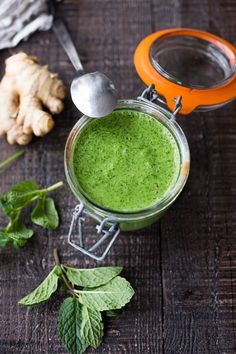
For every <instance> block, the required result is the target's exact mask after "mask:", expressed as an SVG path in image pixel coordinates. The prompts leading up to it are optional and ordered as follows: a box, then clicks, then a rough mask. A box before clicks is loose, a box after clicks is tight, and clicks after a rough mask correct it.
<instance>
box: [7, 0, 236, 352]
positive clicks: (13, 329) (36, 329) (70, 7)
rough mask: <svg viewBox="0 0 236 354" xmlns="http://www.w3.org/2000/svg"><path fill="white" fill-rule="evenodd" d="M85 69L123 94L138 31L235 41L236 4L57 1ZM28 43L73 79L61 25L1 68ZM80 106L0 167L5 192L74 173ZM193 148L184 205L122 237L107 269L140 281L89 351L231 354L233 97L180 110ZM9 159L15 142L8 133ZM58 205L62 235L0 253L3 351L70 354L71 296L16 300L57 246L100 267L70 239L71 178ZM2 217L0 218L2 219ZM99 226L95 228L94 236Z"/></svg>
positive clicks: (235, 178) (130, 86) (235, 253)
mask: <svg viewBox="0 0 236 354" xmlns="http://www.w3.org/2000/svg"><path fill="white" fill-rule="evenodd" d="M59 12H60V13H61V14H62V15H63V16H64V18H65V19H66V22H67V25H68V28H69V30H70V33H71V35H72V37H73V40H74V41H75V43H76V46H77V48H78V49H79V51H80V52H81V53H82V54H83V56H85V57H86V58H87V60H86V62H85V65H86V68H87V70H88V71H89V70H95V69H97V70H100V71H103V72H105V73H106V74H107V75H108V76H109V77H111V78H112V80H114V82H115V84H116V86H117V87H118V88H119V92H120V97H124V98H134V97H136V96H137V95H138V94H139V93H140V92H141V91H142V89H143V84H142V83H141V81H140V79H139V78H138V76H137V74H136V72H135V69H134V66H133V52H134V49H135V47H136V45H137V44H138V42H139V41H140V39H141V38H143V37H144V36H146V35H147V34H149V33H151V32H153V31H156V30H159V29H162V28H168V27H177V26H180V27H193V28H201V29H205V30H209V31H211V32H213V33H216V34H218V35H220V36H222V37H224V38H225V39H226V40H229V41H230V42H231V43H233V44H236V39H235V30H236V28H235V14H236V3H235V2H234V1H232V0H226V1H223V0H220V1H213V0H201V1H197V0H193V1H189V0H159V1H154V0H146V1H143V0H128V1H125V0H116V1H109V0H80V1H76V0H67V1H65V2H64V3H62V4H61V5H60V7H59ZM20 50H24V51H26V52H28V53H30V54H33V55H37V56H38V57H39V58H40V60H41V62H43V63H49V67H50V69H51V70H55V71H57V72H58V73H59V74H60V76H61V77H62V78H63V79H64V80H65V82H66V84H67V85H68V87H69V84H70V82H71V80H72V78H73V76H74V71H73V67H72V65H71V64H70V62H69V60H68V59H67V57H66V55H65V54H64V52H63V50H62V49H61V48H60V46H59V44H58V43H57V41H56V39H55V37H54V35H53V33H51V32H45V33H37V34H35V35H33V36H32V37H31V38H30V39H29V41H28V42H26V43H21V44H20V45H19V46H18V47H17V48H15V49H11V50H4V51H1V56H0V63H1V66H0V71H1V73H3V70H4V60H5V58H6V57H7V56H9V55H10V54H11V53H15V52H18V51H20ZM79 116H80V115H79V113H78V112H77V111H76V109H75V108H74V107H73V105H72V102H71V99H70V98H69V95H68V98H67V99H66V108H65V111H64V112H63V113H62V114H61V115H60V116H58V117H56V121H57V124H56V127H55V129H54V130H53V132H52V133H51V134H50V135H48V136H46V137H45V138H43V139H34V141H33V142H32V144H30V146H29V147H27V149H26V150H27V152H26V154H25V156H24V157H23V158H21V159H19V160H18V161H16V162H15V163H14V165H11V166H9V167H7V168H6V169H5V170H4V171H2V172H0V191H1V192H3V191H6V190H7V189H8V188H9V187H10V186H11V185H12V184H14V183H16V182H17V181H19V180H22V179H28V178H32V179H34V180H36V181H37V182H39V183H40V184H41V185H42V186H46V185H50V184H53V183H54V182H56V181H58V180H61V179H62V180H65V177H64V167H63V150H64V144H65V141H66V138H67V136H68V134H69V131H70V129H71V128H72V126H73V124H74V123H75V122H76V121H77V120H78V118H79ZM179 122H180V125H181V126H182V128H183V129H184V131H185V133H186V135H187V138H188V141H189V144H190V148H191V158H192V161H191V173H190V177H189V180H188V183H187V186H186V188H185V189H184V191H183V193H182V195H181V196H180V197H179V199H178V200H177V201H176V203H175V205H174V206H173V207H172V208H171V209H170V210H169V212H168V213H167V214H166V215H165V216H164V217H163V218H162V220H161V221H160V222H159V223H157V224H155V225H152V226H151V227H150V228H148V229H145V230H140V231H138V232H130V233H127V234H123V235H122V236H121V237H120V238H119V240H118V241H117V243H116V244H115V246H114V247H113V249H112V251H111V253H110V254H109V256H108V257H107V259H106V260H105V261H104V262H103V263H102V264H104V265H123V266H124V275H125V276H126V277H127V278H128V279H129V280H130V281H131V283H132V284H133V286H134V288H135V289H136V295H135V298H134V300H133V301H132V302H131V303H130V305H129V306H128V307H127V309H126V311H124V313H123V314H122V315H121V316H120V317H119V318H117V319H115V320H109V321H108V322H107V327H106V328H107V329H106V336H105V340H104V344H103V345H102V346H101V347H100V348H99V349H97V350H96V351H95V350H90V351H88V352H89V353H95V352H96V353H104V354H105V353H106V354H108V353H109V354H121V353H122V354H123V353H126V354H146V353H150V354H164V353H165V354H190V353H193V354H208V353H209V354H216V353H219V354H224V353H225V354H229V353H232V354H233V353H236V344H235V335H236V334H235V327H236V317H235V309H236V242H235V237H236V198H235V197H236V162H235V161H236V159H235V151H236V103H235V102H233V103H231V104H229V105H228V106H227V107H225V108H222V109H220V110H217V111H213V112H209V113H193V114H191V115H190V116H188V117H181V118H179ZM0 147H1V149H0V160H3V159H4V158H5V157H7V156H8V155H10V154H11V153H13V152H14V151H16V150H17V147H15V146H14V147H12V146H9V145H8V144H7V143H6V142H5V140H4V139H1V140H0ZM54 196H55V199H56V202H57V204H58V205H59V208H60V213H61V218H62V222H61V226H60V228H59V230H58V231H57V232H45V231H43V232H42V230H41V229H40V228H38V229H37V236H35V237H34V238H33V239H32V240H31V241H30V242H29V244H28V245H27V246H26V247H25V248H23V249H21V250H12V249H10V248H8V249H4V250H1V251H0V284H1V286H0V353H1V354H13V353H14V354H15V353H17V354H31V353H32V354H33V353H37V354H39V353H44V354H65V353H66V350H65V349H64V348H63V346H62V345H61V343H60V342H59V340H58V337H57V333H56V322H57V312H58V308H59V305H60V302H61V301H62V298H63V297H62V296H60V295H56V296H55V297H54V299H53V300H52V301H50V302H49V303H47V304H44V305H41V306H38V307H34V308H30V309H27V308H23V307H19V306H18V305H17V301H18V300H19V299H20V298H21V297H22V296H23V295H25V294H26V293H28V292H29V291H31V290H32V289H33V288H34V287H35V286H37V284H38V283H39V282H40V281H41V280H42V279H43V278H44V277H45V275H46V274H47V273H48V272H49V270H50V269H51V267H52V266H53V257H52V250H53V248H54V247H58V248H59V249H60V251H61V255H62V258H63V261H64V262H66V263H68V264H71V265H74V266H81V267H87V266H91V267H92V266H94V265H96V262H93V261H91V260H88V259H87V258H84V257H83V256H82V255H81V254H79V253H77V252H76V251H74V250H73V249H72V248H70V247H69V246H68V245H67V241H66V235H67V232H68V225H69V222H70V218H71V210H72V208H73V207H74V205H75V204H76V200H75V198H74V197H73V196H72V193H71V192H70V191H69V188H68V187H67V186H65V187H63V188H62V189H60V190H58V192H57V193H54ZM4 222H5V221H4V218H3V216H2V215H1V216H0V225H1V226H4ZM93 233H94V231H93V229H92V225H91V226H90V227H89V228H88V236H89V237H90V236H91V237H92V235H93Z"/></svg>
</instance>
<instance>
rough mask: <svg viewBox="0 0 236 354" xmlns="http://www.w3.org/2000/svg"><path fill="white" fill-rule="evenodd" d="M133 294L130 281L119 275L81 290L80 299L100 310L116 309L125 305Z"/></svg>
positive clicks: (84, 303)
mask: <svg viewBox="0 0 236 354" xmlns="http://www.w3.org/2000/svg"><path fill="white" fill-rule="evenodd" d="M133 295H134V290H133V288H132V286H131V285H130V283H129V282H128V281H127V280H126V279H125V278H122V277H120V276H118V277H116V278H113V279H112V280H111V281H110V282H109V283H107V284H105V285H102V286H99V287H97V288H94V289H88V290H83V291H80V296H79V301H80V302H81V304H83V305H86V306H88V307H90V308H91V309H95V310H98V311H106V310H115V309H120V308H122V307H123V306H125V305H126V304H127V303H128V302H129V301H130V300H131V298H132V296H133Z"/></svg>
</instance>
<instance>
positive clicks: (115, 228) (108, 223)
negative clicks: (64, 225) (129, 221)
mask: <svg viewBox="0 0 236 354" xmlns="http://www.w3.org/2000/svg"><path fill="white" fill-rule="evenodd" d="M86 216H88V217H91V218H92V219H94V220H96V221H98V222H99V224H98V225H96V229H97V234H98V237H99V238H98V240H97V241H96V242H95V243H94V244H93V245H92V246H89V247H88V248H86V246H84V237H83V224H84V221H85V217H86ZM76 224H77V226H78V242H75V241H74V240H73V239H72V236H73V231H74V226H75V225H76ZM119 234H120V228H119V224H118V222H117V221H116V220H112V219H110V218H105V219H103V220H101V219H100V218H98V217H97V216H95V215H94V214H92V213H91V212H89V211H88V210H86V209H84V205H83V204H82V203H81V204H78V205H76V207H75V209H74V211H73V215H72V220H71V224H70V229H69V232H68V243H69V244H70V245H71V246H72V247H74V248H75V249H77V250H79V251H80V252H82V253H83V254H85V255H87V256H89V257H91V258H93V259H96V260H97V261H102V260H103V259H104V258H105V257H106V255H107V254H108V252H109V251H110V249H111V247H112V245H113V243H114V242H115V240H116V239H117V237H118V236H119ZM109 238H111V239H110V241H109V243H108V245H107V246H106V248H105V250H104V252H103V253H102V255H100V256H97V255H96V254H95V253H94V251H96V250H97V248H98V247H100V246H102V244H104V243H105V241H106V240H107V239H109Z"/></svg>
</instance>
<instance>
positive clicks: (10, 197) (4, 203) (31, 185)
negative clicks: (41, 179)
mask: <svg viewBox="0 0 236 354" xmlns="http://www.w3.org/2000/svg"><path fill="white" fill-rule="evenodd" d="M38 188H39V186H38V184H37V183H35V182H33V181H30V180H28V181H23V182H20V183H17V184H16V185H14V186H13V187H12V188H11V189H10V191H9V192H7V193H5V194H3V196H2V197H1V199H0V205H1V207H2V209H3V211H4V212H5V214H6V215H7V216H11V211H14V210H15V209H18V208H23V207H25V206H26V205H27V204H29V203H30V202H31V201H32V200H33V199H34V198H35V197H36V196H37V195H38V193H39V190H38Z"/></svg>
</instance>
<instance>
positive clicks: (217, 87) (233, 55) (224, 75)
mask: <svg viewBox="0 0 236 354" xmlns="http://www.w3.org/2000/svg"><path fill="white" fill-rule="evenodd" d="M134 64H135V67H136V70H137V72H138V75H139V76H140V78H141V79H142V80H143V82H144V83H145V84H146V85H148V86H149V85H150V84H152V83H153V84H154V85H155V88H156V90H157V92H158V94H160V95H161V96H164V98H165V100H166V102H167V105H168V107H169V109H171V110H173V109H174V106H175V102H174V99H176V98H177V97H178V96H182V101H181V103H182V108H181V111H180V113H181V114H189V113H191V112H192V111H193V110H209V109H214V108H218V107H221V106H223V105H224V104H226V103H228V102H229V101H231V100H233V99H234V98H235V97H236V48H235V47H234V46H232V45H231V44H230V43H228V42H227V41H225V40H224V39H222V38H220V37H218V36H216V35H214V34H211V33H208V32H204V31H200V30H195V29H189V28H173V29H167V30H162V31H158V32H155V33H153V34H151V35H149V36H147V37H146V38H144V39H143V40H142V41H141V42H140V44H139V45H138V47H137V48H136V51H135V54H134Z"/></svg>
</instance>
